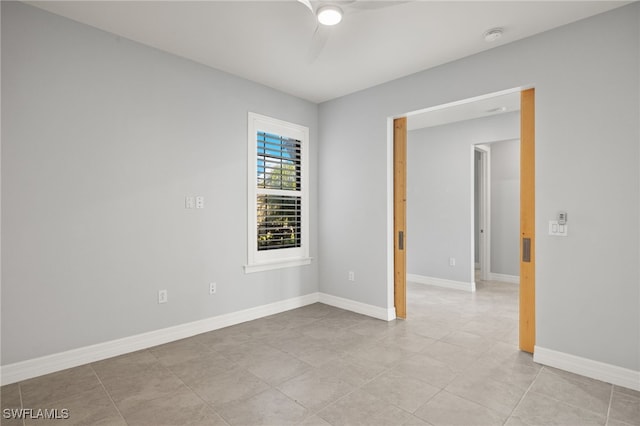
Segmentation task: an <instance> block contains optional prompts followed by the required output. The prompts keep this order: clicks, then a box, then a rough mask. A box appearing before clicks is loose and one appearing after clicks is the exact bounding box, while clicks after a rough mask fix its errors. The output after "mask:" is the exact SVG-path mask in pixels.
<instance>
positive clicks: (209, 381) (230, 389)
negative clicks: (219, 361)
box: [187, 366, 270, 408]
mask: <svg viewBox="0 0 640 426" xmlns="http://www.w3.org/2000/svg"><path fill="white" fill-rule="evenodd" d="M187 385H188V386H189V387H190V388H191V389H193V391H194V392H196V393H197V394H198V395H199V396H200V397H201V398H202V399H203V400H205V401H206V402H208V403H209V404H211V405H212V406H213V407H214V408H217V407H220V406H222V405H224V404H228V403H230V402H236V401H240V400H244V399H248V398H251V397H253V396H255V395H257V394H259V393H261V392H264V391H265V390H267V389H269V388H270V386H269V385H268V384H266V383H265V382H263V381H262V380H260V379H259V378H257V377H256V376H255V375H253V374H251V373H250V372H248V371H246V370H244V369H243V368H241V367H237V366H236V367H231V368H229V369H228V370H227V371H225V372H224V373H221V374H219V375H215V376H212V377H208V376H202V377H200V378H198V379H194V380H192V381H189V382H188V383H187Z"/></svg>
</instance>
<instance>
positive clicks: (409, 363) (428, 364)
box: [394, 354, 458, 388]
mask: <svg viewBox="0 0 640 426" xmlns="http://www.w3.org/2000/svg"><path fill="white" fill-rule="evenodd" d="M394 370H395V371H396V372H398V373H401V374H403V375H405V376H408V377H415V378H416V379H420V380H422V381H424V382H426V383H429V384H430V385H432V386H435V387H437V388H444V387H446V386H447V385H448V384H449V383H451V381H452V380H453V379H454V378H455V377H456V376H457V374H458V372H457V370H456V369H454V368H453V367H451V366H450V365H448V364H446V363H444V362H442V361H438V360H437V359H433V358H431V357H429V356H427V355H424V354H416V355H413V356H412V357H410V358H407V359H403V360H401V361H399V362H398V363H397V364H396V365H395V367H394Z"/></svg>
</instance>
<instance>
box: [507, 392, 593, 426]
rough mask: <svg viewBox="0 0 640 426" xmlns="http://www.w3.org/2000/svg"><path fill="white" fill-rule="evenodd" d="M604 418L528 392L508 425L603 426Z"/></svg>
mask: <svg viewBox="0 0 640 426" xmlns="http://www.w3.org/2000/svg"><path fill="white" fill-rule="evenodd" d="M605 421H606V416H603V415H601V414H598V413H595V412H593V411H589V410H586V409H584V408H579V407H575V406H573V405H569V404H565V403H564V402H561V401H558V400H557V399H553V398H551V397H549V396H546V395H542V394H539V393H536V392H528V393H527V394H526V395H525V396H524V398H523V399H522V401H521V402H520V404H519V405H518V406H517V407H516V409H515V410H514V412H513V414H512V419H510V423H509V424H510V425H520V424H524V425H530V426H542V425H549V426H554V425H555V426H567V425H571V426H573V425H575V426H596V425H598V426H603V425H604V424H605Z"/></svg>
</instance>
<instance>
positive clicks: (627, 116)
mask: <svg viewBox="0 0 640 426" xmlns="http://www.w3.org/2000/svg"><path fill="white" fill-rule="evenodd" d="M639 22H640V4H638V3H635V4H632V5H629V6H626V7H623V8H620V9H616V10H614V11H612V12H610V13H606V14H602V15H599V16H596V17H593V18H591V19H587V20H583V21H579V22H576V23H574V24H571V25H567V26H564V27H561V28H558V29H555V30H552V31H548V32H545V33H543V34H540V35H538V36H535V37H531V38H528V39H525V40H521V41H519V42H514V43H510V44H507V45H504V46H501V47H498V48H494V49H491V50H489V51H486V52H483V53H480V54H477V55H474V56H470V57H467V58H464V59H462V60H459V61H455V62H451V63H449V64H446V65H443V66H441V67H437V68H433V69H430V70H426V71H424V72H420V73H417V74H413V75H411V76H408V77H406V78H402V79H399V80H395V81H392V82H389V83H386V84H383V85H380V86H377V87H374V88H371V89H368V90H364V91H361V92H358V93H355V94H352V95H349V96H345V97H342V98H339V99H335V100H333V101H330V102H326V103H324V104H321V105H320V111H319V112H320V123H319V124H320V126H319V134H320V152H319V156H320V157H319V167H320V169H319V178H320V181H321V182H322V184H321V185H320V188H319V189H320V195H319V197H320V200H319V211H318V218H319V226H320V233H321V235H324V234H325V233H328V232H329V231H331V235H336V234H337V235H340V236H341V241H340V243H339V244H337V243H336V242H335V240H334V239H321V241H320V247H319V258H320V270H319V273H320V289H321V291H323V292H325V293H330V294H332V295H335V296H340V297H346V298H350V299H354V300H356V301H359V302H363V303H369V304H372V305H376V306H380V307H385V308H386V307H389V306H392V305H393V301H392V297H389V294H390V293H391V292H390V291H389V287H388V281H387V279H388V277H389V265H388V241H387V237H388V223H389V221H388V216H387V212H388V209H387V205H388V203H387V200H388V196H387V188H388V175H387V171H388V167H389V161H388V151H389V150H388V144H387V135H388V129H387V119H388V117H390V116H394V115H401V114H404V113H406V112H408V111H415V110H419V109H422V108H427V107H430V106H436V105H441V104H444V103H447V102H452V101H456V100H460V99H466V98H469V97H473V96H479V95H483V94H487V93H493V92H497V91H500V90H505V89H509V88H513V87H522V86H530V85H534V86H535V88H536V172H537V174H536V229H537V231H536V236H537V246H536V261H537V263H536V283H537V287H536V325H537V344H538V345H540V346H542V347H544V348H547V349H551V350H556V351H560V352H564V353H568V354H573V355H576V356H580V357H584V358H587V359H591V360H597V361H601V362H604V363H608V364H612V365H616V366H620V367H625V368H630V369H633V370H640V349H639V348H640V274H639V262H638V259H639V258H640V253H639V242H640V238H639V236H640V211H639V201H640V200H639V192H640V191H639V189H640V176H639V170H640V167H639V166H640V158H639V144H640V134H639V133H640V132H639V130H640V123H639V121H640V118H639V117H640V108H639V97H638V93H640V88H639V79H640V68H639V56H640V37H639V34H638V33H639ZM416 54H419V52H416ZM336 170H340V173H336ZM558 210H565V211H567V212H568V213H569V236H568V237H566V238H559V237H550V236H548V235H547V232H546V229H547V223H548V221H549V220H551V219H553V218H554V217H555V215H556V212H557V211H558ZM612 211H615V212H616V223H619V224H621V230H620V231H619V232H612V231H611V226H610V217H611V212H612ZM409 238H410V236H409ZM348 268H349V269H353V270H355V271H356V277H358V280H357V281H356V282H354V283H349V282H348V281H347V280H346V272H345V271H346V270H347V269H348ZM409 315H411V312H409Z"/></svg>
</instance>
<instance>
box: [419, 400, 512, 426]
mask: <svg viewBox="0 0 640 426" xmlns="http://www.w3.org/2000/svg"><path fill="white" fill-rule="evenodd" d="M415 415H416V416H417V417H420V418H421V419H424V420H426V421H428V422H429V423H431V424H433V425H434V426H469V425H474V426H484V425H496V426H498V425H502V424H503V423H504V422H505V420H506V419H507V416H506V415H501V414H500V413H498V412H496V411H493V410H491V409H489V408H487V407H484V406H482V405H480V404H476V403H475V402H471V401H468V400H466V399H463V398H460V397H458V396H455V395H453V394H450V393H448V392H446V391H442V392H440V393H439V394H438V395H436V396H434V397H433V398H431V400H429V402H427V403H426V404H424V405H423V406H422V407H420V408H418V410H417V411H416V412H415Z"/></svg>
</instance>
